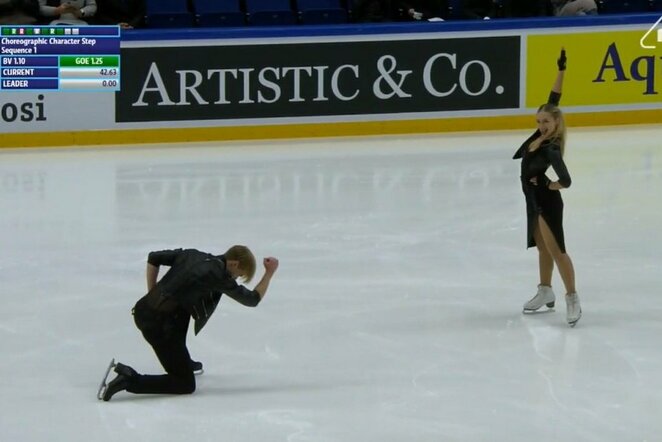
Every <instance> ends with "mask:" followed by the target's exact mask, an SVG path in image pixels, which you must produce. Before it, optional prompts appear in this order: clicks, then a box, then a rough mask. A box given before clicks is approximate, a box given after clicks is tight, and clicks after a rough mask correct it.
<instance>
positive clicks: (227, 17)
mask: <svg viewBox="0 0 662 442" xmlns="http://www.w3.org/2000/svg"><path fill="white" fill-rule="evenodd" d="M193 7H194V9H195V18H196V21H197V23H198V26H201V27H220V26H244V25H245V24H246V21H245V15H244V13H243V12H242V10H241V7H240V6H239V0H195V1H194V3H193Z"/></svg>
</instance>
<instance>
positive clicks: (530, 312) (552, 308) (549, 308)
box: [522, 307, 556, 315]
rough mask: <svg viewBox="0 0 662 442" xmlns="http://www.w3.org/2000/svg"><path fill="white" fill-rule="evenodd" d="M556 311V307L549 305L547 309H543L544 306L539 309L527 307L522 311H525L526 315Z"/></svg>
mask: <svg viewBox="0 0 662 442" xmlns="http://www.w3.org/2000/svg"><path fill="white" fill-rule="evenodd" d="M555 311H556V310H554V307H548V308H547V309H546V310H543V309H542V307H541V308H539V309H538V310H526V309H524V310H522V313H524V314H525V315H541V314H544V313H553V312H555Z"/></svg>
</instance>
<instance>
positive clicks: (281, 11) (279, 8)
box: [246, 0, 297, 26]
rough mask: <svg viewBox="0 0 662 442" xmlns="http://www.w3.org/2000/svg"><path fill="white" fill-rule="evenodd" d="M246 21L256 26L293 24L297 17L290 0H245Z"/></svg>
mask: <svg viewBox="0 0 662 442" xmlns="http://www.w3.org/2000/svg"><path fill="white" fill-rule="evenodd" d="M246 12H247V14H248V23H249V24H251V25H256V26H278V25H281V26H282V25H293V24H296V22H297V17H296V15H295V14H294V11H293V10H292V7H291V6H290V0H246Z"/></svg>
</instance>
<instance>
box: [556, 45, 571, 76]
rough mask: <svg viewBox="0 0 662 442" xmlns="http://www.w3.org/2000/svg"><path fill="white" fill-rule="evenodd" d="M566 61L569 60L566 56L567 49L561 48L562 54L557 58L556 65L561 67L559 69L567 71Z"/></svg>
mask: <svg viewBox="0 0 662 442" xmlns="http://www.w3.org/2000/svg"><path fill="white" fill-rule="evenodd" d="M566 61H568V59H567V58H565V49H561V56H559V59H558V60H556V65H557V66H558V67H559V71H565V63H566Z"/></svg>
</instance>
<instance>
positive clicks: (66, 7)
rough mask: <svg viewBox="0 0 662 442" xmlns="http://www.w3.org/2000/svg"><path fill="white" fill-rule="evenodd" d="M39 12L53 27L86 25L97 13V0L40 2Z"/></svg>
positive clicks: (52, 0) (51, 0)
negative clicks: (49, 20)
mask: <svg viewBox="0 0 662 442" xmlns="http://www.w3.org/2000/svg"><path fill="white" fill-rule="evenodd" d="M39 12H40V13H41V15H42V16H43V17H46V18H48V19H52V18H54V19H53V20H52V21H51V22H50V24H52V25H86V24H87V23H88V21H89V20H90V19H91V18H92V17H94V14H95V13H96V12H97V3H96V0H39Z"/></svg>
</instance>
